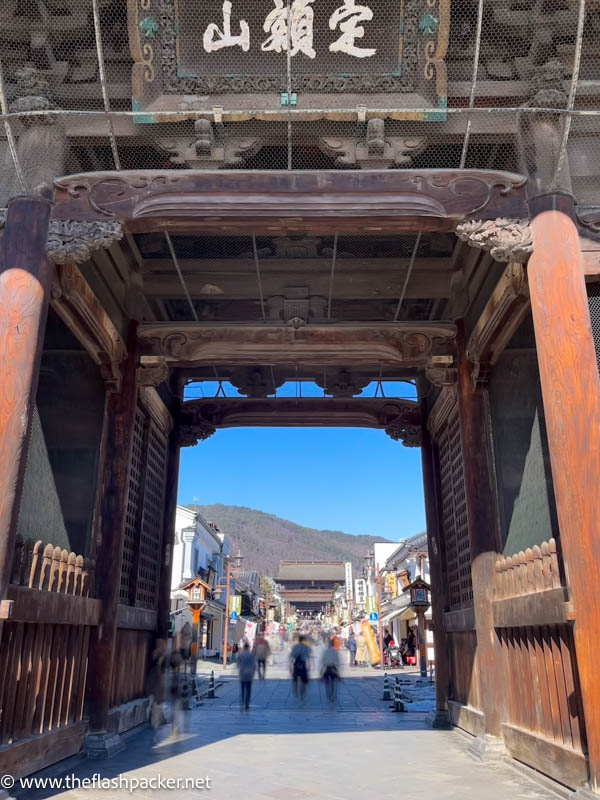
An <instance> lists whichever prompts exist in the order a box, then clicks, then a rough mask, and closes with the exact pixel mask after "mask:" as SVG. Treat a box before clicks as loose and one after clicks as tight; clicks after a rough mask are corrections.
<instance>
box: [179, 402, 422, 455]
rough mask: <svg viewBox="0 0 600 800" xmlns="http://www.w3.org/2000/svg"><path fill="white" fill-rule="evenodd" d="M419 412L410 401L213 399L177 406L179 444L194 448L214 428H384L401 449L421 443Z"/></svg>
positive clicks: (417, 404) (416, 405) (418, 408)
mask: <svg viewBox="0 0 600 800" xmlns="http://www.w3.org/2000/svg"><path fill="white" fill-rule="evenodd" d="M420 425H421V411H420V406H419V403H417V402H415V401H412V400H395V399H386V398H377V399H375V398H365V399H363V398H352V399H346V398H329V397H302V398H288V397H272V398H260V399H255V398H235V397H218V398H210V399H206V398H203V399H200V400H188V401H187V402H185V403H184V404H183V406H182V411H181V426H180V444H181V445H183V446H186V445H195V444H197V442H198V441H200V440H203V439H207V438H208V437H209V436H211V435H212V434H213V433H214V432H215V431H216V430H217V429H219V428H236V427H273V426H275V427H284V428H285V427H296V426H302V427H315V428H324V427H334V428H335V427H337V428H375V429H378V430H384V431H385V432H386V433H387V434H388V436H390V437H391V438H392V439H395V440H396V441H402V443H403V444H404V445H405V446H406V447H419V446H420V444H421V436H420V432H421V427H420Z"/></svg>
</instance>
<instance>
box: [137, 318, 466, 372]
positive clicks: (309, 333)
mask: <svg viewBox="0 0 600 800" xmlns="http://www.w3.org/2000/svg"><path fill="white" fill-rule="evenodd" d="M138 335H139V352H140V355H142V356H158V357H161V358H164V359H165V360H166V362H167V363H168V364H170V365H171V366H178V367H193V366H199V365H201V364H208V365H211V366H212V365H215V366H220V365H222V366H229V367H233V366H247V365H248V364H257V365H261V366H270V365H272V366H275V365H279V364H287V365H295V364H297V365H299V366H300V365H302V366H332V367H336V366H337V367H345V368H357V367H372V366H373V365H380V366H399V367H402V366H408V367H414V368H416V369H424V368H425V367H426V366H427V365H428V364H429V362H430V360H431V358H432V357H435V356H448V355H453V354H454V351H455V348H454V339H455V336H456V329H455V326H454V325H452V324H450V323H443V322H439V323H435V322H433V323H418V324H413V323H408V322H401V323H387V324H386V323H383V324H372V325H371V324H363V325H359V324H357V325H306V326H303V327H298V328H295V327H291V326H284V325H268V324H264V325H254V326H249V325H227V324H224V325H205V324H201V323H159V324H145V325H140V327H139V331H138Z"/></svg>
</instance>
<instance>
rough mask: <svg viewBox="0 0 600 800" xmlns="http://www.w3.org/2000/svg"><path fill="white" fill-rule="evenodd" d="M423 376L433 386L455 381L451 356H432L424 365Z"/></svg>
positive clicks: (445, 384) (455, 375)
mask: <svg viewBox="0 0 600 800" xmlns="http://www.w3.org/2000/svg"><path fill="white" fill-rule="evenodd" d="M425 377H426V378H427V380H429V381H430V382H431V383H433V385H434V386H452V385H453V384H455V383H456V378H457V372H456V367H455V366H454V358H453V357H452V356H432V357H431V358H430V359H429V363H428V364H427V366H426V367H425Z"/></svg>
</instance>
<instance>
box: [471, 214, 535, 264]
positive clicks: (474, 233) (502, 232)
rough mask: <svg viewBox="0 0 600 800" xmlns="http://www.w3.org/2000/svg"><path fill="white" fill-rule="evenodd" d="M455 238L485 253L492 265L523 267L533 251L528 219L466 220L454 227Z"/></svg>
mask: <svg viewBox="0 0 600 800" xmlns="http://www.w3.org/2000/svg"><path fill="white" fill-rule="evenodd" d="M456 235H457V236H458V238H459V239H460V240H461V241H463V242H467V244H469V245H470V246H471V247H477V248H479V249H480V250H486V251H487V252H488V253H489V254H490V255H491V257H492V258H493V259H494V260H495V261H504V262H509V261H518V262H520V263H525V262H526V261H527V259H528V258H529V256H530V255H531V253H532V251H533V236H532V233H531V227H530V224H529V220H528V219H506V218H500V217H499V218H498V219H493V220H492V219H488V220H481V219H469V220H465V221H464V222H459V223H458V225H457V226H456Z"/></svg>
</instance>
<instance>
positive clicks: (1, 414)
mask: <svg viewBox="0 0 600 800" xmlns="http://www.w3.org/2000/svg"><path fill="white" fill-rule="evenodd" d="M50 212H51V203H50V201H49V200H47V199H44V198H41V197H34V196H32V195H31V196H30V195H23V196H19V197H15V198H13V199H12V200H11V201H10V203H9V206H8V212H7V216H6V222H5V225H4V230H3V233H2V244H1V246H0V603H1V601H2V599H3V598H4V597H5V596H6V589H7V587H8V583H9V580H10V572H11V566H12V561H13V552H14V544H15V536H16V529H17V520H18V514H19V505H20V501H21V492H22V488H23V475H24V472H25V463H26V459H27V441H28V438H29V431H30V426H31V411H32V407H33V404H34V402H35V395H36V391H37V383H38V373H39V366H40V359H41V354H42V343H43V338H44V331H45V327H46V317H47V313H48V301H49V294H50V283H51V280H52V266H51V264H50V263H49V261H48V258H47V255H46V241H47V238H48V226H49V224H50ZM4 611H5V612H6V611H7V609H4ZM2 616H3V614H2V610H1V606H0V619H1V618H2Z"/></svg>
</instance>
